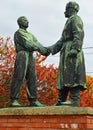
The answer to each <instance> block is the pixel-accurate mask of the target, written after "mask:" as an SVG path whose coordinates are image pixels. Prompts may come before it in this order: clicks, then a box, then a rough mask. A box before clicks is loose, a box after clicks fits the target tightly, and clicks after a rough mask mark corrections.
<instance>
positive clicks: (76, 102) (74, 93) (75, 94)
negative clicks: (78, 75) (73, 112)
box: [70, 86, 80, 107]
mask: <svg viewBox="0 0 93 130" xmlns="http://www.w3.org/2000/svg"><path fill="white" fill-rule="evenodd" d="M70 100H71V103H72V106H77V107H79V106H80V87H79V86H77V87H73V88H71V89H70Z"/></svg>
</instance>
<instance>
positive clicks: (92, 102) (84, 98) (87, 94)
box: [80, 76, 93, 107]
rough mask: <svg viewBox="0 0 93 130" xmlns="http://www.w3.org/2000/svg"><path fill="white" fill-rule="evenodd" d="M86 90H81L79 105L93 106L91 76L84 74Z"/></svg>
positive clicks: (92, 80)
mask: <svg viewBox="0 0 93 130" xmlns="http://www.w3.org/2000/svg"><path fill="white" fill-rule="evenodd" d="M86 84H87V90H85V91H81V93H80V95H81V106H83V107H93V77H92V76H86Z"/></svg>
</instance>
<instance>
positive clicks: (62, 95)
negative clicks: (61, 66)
mask: <svg viewBox="0 0 93 130" xmlns="http://www.w3.org/2000/svg"><path fill="white" fill-rule="evenodd" d="M67 95H68V89H67V88H65V89H62V90H60V91H59V96H58V100H57V103H56V106H61V105H62V104H61V103H62V102H65V101H66V99H67Z"/></svg>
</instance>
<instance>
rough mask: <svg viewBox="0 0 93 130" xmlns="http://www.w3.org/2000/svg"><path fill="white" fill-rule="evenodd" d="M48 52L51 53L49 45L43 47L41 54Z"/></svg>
mask: <svg viewBox="0 0 93 130" xmlns="http://www.w3.org/2000/svg"><path fill="white" fill-rule="evenodd" d="M50 53H51V48H50V47H44V48H43V50H42V53H41V54H42V55H44V56H49V55H50Z"/></svg>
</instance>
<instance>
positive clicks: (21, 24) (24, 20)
mask: <svg viewBox="0 0 93 130" xmlns="http://www.w3.org/2000/svg"><path fill="white" fill-rule="evenodd" d="M17 23H18V25H19V27H25V28H27V27H28V24H29V22H28V19H27V18H26V17H25V16H21V17H19V18H18V20H17Z"/></svg>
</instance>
